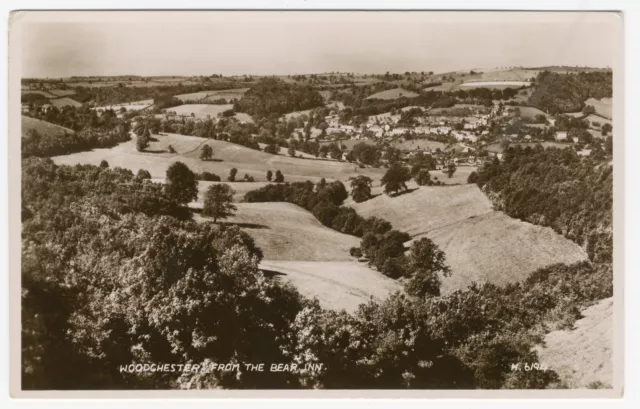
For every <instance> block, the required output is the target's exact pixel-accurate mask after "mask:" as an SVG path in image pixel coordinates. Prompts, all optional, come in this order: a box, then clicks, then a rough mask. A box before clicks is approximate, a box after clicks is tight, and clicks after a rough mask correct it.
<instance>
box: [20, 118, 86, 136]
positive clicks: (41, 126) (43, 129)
mask: <svg viewBox="0 0 640 409" xmlns="http://www.w3.org/2000/svg"><path fill="white" fill-rule="evenodd" d="M21 123H22V130H21V134H22V137H23V138H24V137H26V136H27V132H28V131H29V130H30V129H35V130H36V131H37V132H38V133H39V134H40V135H55V136H59V135H64V134H65V133H68V134H71V133H75V132H74V131H73V130H71V129H69V128H65V127H63V126H59V125H56V124H52V123H51V122H46V121H41V120H40V119H35V118H31V117H28V116H22V122H21Z"/></svg>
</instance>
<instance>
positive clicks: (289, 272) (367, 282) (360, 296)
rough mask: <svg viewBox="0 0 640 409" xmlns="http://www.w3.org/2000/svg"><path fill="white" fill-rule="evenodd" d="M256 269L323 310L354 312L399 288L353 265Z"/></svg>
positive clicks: (273, 263) (267, 263)
mask: <svg viewBox="0 0 640 409" xmlns="http://www.w3.org/2000/svg"><path fill="white" fill-rule="evenodd" d="M260 268H261V269H262V270H263V271H267V272H276V273H277V274H276V276H277V278H278V279H279V280H282V281H288V282H290V283H291V284H293V285H294V286H295V287H296V288H297V289H298V291H300V292H301V293H302V294H304V295H305V296H307V297H315V298H317V299H318V301H319V302H320V305H321V306H322V307H323V308H327V309H332V310H342V309H345V310H347V312H355V311H356V310H357V309H358V306H359V305H360V304H363V303H367V302H369V300H370V299H371V298H373V299H374V300H376V301H381V300H384V299H385V298H387V297H388V296H389V295H390V294H392V293H394V292H396V291H400V290H401V289H402V287H401V285H400V284H399V283H398V282H397V281H395V280H392V279H390V278H388V277H385V276H384V275H382V274H380V273H378V272H377V271H374V270H371V269H370V268H368V267H367V266H366V264H363V263H358V262H357V261H323V262H318V261H285V260H263V261H262V262H261V263H260Z"/></svg>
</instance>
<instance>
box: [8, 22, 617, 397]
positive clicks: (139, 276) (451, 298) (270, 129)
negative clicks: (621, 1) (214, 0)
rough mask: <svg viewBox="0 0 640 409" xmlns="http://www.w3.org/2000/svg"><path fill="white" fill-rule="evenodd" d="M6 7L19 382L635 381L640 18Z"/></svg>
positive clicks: (595, 388) (93, 386)
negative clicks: (632, 244) (631, 37)
mask: <svg viewBox="0 0 640 409" xmlns="http://www.w3.org/2000/svg"><path fill="white" fill-rule="evenodd" d="M9 28H10V32H9V53H10V59H9V74H10V84H9V97H10V98H9V114H10V116H9V128H10V138H9V165H10V166H9V170H10V176H11V192H12V195H11V197H10V206H11V207H10V211H11V213H10V220H9V224H10V228H11V246H13V252H12V253H11V257H12V258H11V285H10V296H11V300H10V301H11V303H12V307H14V308H13V310H12V314H13V315H12V317H14V316H15V319H14V320H13V322H12V326H11V341H12V345H11V346H12V351H13V352H15V353H12V356H11V359H12V372H11V376H12V377H11V382H12V390H13V391H14V392H13V394H15V396H25V397H44V396H52V395H51V394H52V393H62V395H63V396H74V395H73V393H79V392H94V393H100V392H108V393H109V394H108V395H104V396H118V395H117V393H118V392H123V393H125V392H127V393H135V392H136V391H150V392H159V393H160V392H162V393H164V392H169V393H174V392H175V393H178V392H179V393H205V392H206V393H215V394H216V395H211V396H217V397H224V396H236V397H237V396H261V395H260V394H261V393H263V394H264V393H268V392H275V391H278V392H279V393H280V395H279V396H284V394H285V393H291V394H293V396H297V397H307V396H309V395H308V394H309V391H310V390H323V391H327V393H331V391H334V392H338V391H343V392H344V391H345V390H346V391H352V393H350V394H348V396H359V395H355V394H354V393H355V392H359V393H362V394H363V395H362V396H365V395H366V394H367V393H373V394H375V393H376V392H379V393H382V391H390V393H391V394H393V396H399V395H398V394H400V393H407V394H408V395H406V396H414V397H463V396H468V395H465V394H467V393H472V394H473V393H487V394H488V395H487V396H493V397H500V396H507V395H501V393H505V394H507V393H511V392H516V393H520V395H518V394H516V395H513V394H512V395H508V396H510V397H519V396H561V397H563V396H579V397H621V396H622V390H623V372H622V359H623V358H622V357H623V353H624V351H623V344H622V339H623V335H624V334H623V321H622V318H623V315H622V314H623V302H624V299H623V289H624V282H623V278H624V277H623V274H624V271H623V267H624V264H623V262H622V259H621V257H622V250H623V248H622V245H623V242H622V240H623V236H622V235H621V234H622V223H623V220H622V213H621V209H622V207H621V206H622V201H623V197H622V195H623V185H622V179H621V178H622V174H621V172H622V170H623V168H624V161H623V159H624V158H623V152H624V150H623V149H624V146H623V144H624V129H623V112H624V111H623V102H624V99H623V89H622V88H623V80H624V77H623V65H622V61H623V48H622V44H623V18H622V13H619V12H578V11H573V12H536V11H531V12H527V11H493V12H489V11H15V12H12V14H11V16H10V17H9ZM18 192H20V194H18ZM614 215H615V217H614ZM614 221H615V223H614ZM66 393H68V394H66ZM411 393H418V395H411ZM532 393H537V394H539V395H532ZM225 394H227V395H225ZM82 396H85V395H82ZM128 396H133V395H128ZM148 396H154V395H148ZM166 396H173V395H166ZM177 396H182V397H184V395H177ZM200 396H210V395H200ZM334 396H338V395H334ZM476 396H479V395H476Z"/></svg>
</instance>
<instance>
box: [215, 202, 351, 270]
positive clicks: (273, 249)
mask: <svg viewBox="0 0 640 409" xmlns="http://www.w3.org/2000/svg"><path fill="white" fill-rule="evenodd" d="M236 206H237V207H238V211H237V212H236V214H235V216H233V217H230V218H229V219H227V220H226V222H228V223H234V224H238V225H240V226H241V227H244V228H245V231H246V232H247V233H249V234H250V235H251V236H252V237H253V238H254V239H255V240H256V244H257V245H258V247H260V248H261V249H262V251H263V253H264V258H265V259H267V260H307V261H349V260H353V258H352V257H351V256H350V255H349V249H350V248H351V247H358V246H359V245H360V239H358V238H357V237H355V236H350V235H347V234H342V233H339V232H337V231H335V230H332V229H330V228H328V227H325V226H323V225H322V224H320V222H319V221H318V220H317V219H316V218H315V217H314V216H313V215H312V214H311V212H309V211H307V210H305V209H303V208H301V207H299V206H296V205H294V204H291V203H284V202H267V203H238V204H237V205H236Z"/></svg>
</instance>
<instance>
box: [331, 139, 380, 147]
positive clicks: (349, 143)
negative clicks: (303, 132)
mask: <svg viewBox="0 0 640 409" xmlns="http://www.w3.org/2000/svg"><path fill="white" fill-rule="evenodd" d="M332 143H336V144H341V145H342V146H343V147H345V148H346V149H353V147H354V146H356V145H357V144H359V143H364V144H367V145H375V144H376V142H375V141H374V140H371V139H367V138H365V139H343V140H340V141H322V142H320V145H330V144H332Z"/></svg>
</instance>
